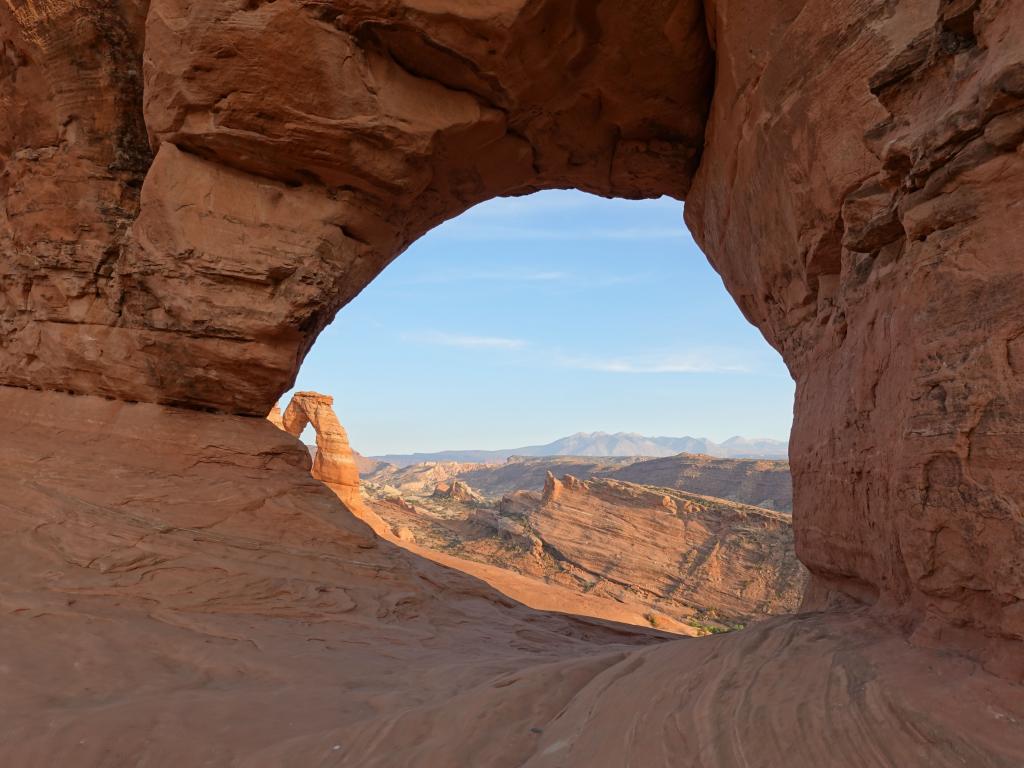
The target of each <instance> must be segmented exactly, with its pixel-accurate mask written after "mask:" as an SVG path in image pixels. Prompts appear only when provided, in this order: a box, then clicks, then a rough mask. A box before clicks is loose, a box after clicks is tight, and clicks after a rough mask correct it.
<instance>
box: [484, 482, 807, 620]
mask: <svg viewBox="0 0 1024 768" xmlns="http://www.w3.org/2000/svg"><path fill="white" fill-rule="evenodd" d="M531 496H532V494H514V495H513V496H511V497H509V498H508V499H507V500H506V503H503V504H502V508H503V510H504V509H507V510H508V511H512V510H513V509H516V508H518V509H519V511H520V512H521V513H522V514H523V515H524V516H525V518H526V519H527V520H528V523H529V528H530V530H531V531H532V532H533V533H535V535H536V536H538V537H539V538H540V539H541V541H543V542H544V545H545V547H546V548H548V549H549V550H550V551H552V552H554V553H556V557H558V558H560V559H564V560H566V561H568V562H570V563H572V564H573V565H574V566H576V567H578V568H580V569H581V570H582V571H583V572H584V573H587V574H589V575H590V576H591V577H592V578H593V579H595V582H594V583H595V584H597V583H599V582H601V581H604V580H608V581H610V582H618V583H619V584H621V585H624V586H626V587H627V588H635V589H637V590H639V591H642V592H644V593H646V594H648V595H649V596H650V599H651V601H652V603H655V604H659V605H663V604H674V603H678V604H679V605H681V606H686V607H687V608H696V609H697V610H698V611H700V612H702V613H704V612H707V613H708V614H710V615H711V616H712V617H720V618H722V619H724V620H726V621H727V622H733V623H736V622H739V623H743V622H747V621H749V620H751V619H754V618H758V617H763V616H764V615H765V614H772V613H786V612H793V611H795V610H796V608H797V607H798V605H799V603H800V597H801V595H802V592H803V587H804V583H805V577H806V573H805V571H804V569H803V566H801V565H800V563H799V562H798V561H797V559H796V557H795V555H794V554H793V543H792V528H791V523H790V519H789V516H788V515H783V514H781V513H778V512H772V511H769V510H763V509H757V508H754V507H749V506H745V505H741V504H730V503H729V502H727V501H724V500H722V499H714V498H709V497H708V498H704V497H699V496H694V495H690V494H682V493H678V492H673V491H669V490H667V489H665V490H659V489H652V488H648V487H646V486H638V485H634V484H631V483H624V482H621V481H618V480H610V479H594V480H588V481H582V480H579V479H577V478H575V477H573V476H572V475H566V476H564V477H563V478H561V479H558V478H555V477H554V476H553V475H549V476H548V482H547V484H546V485H545V487H544V492H543V494H542V497H541V499H540V500H539V503H537V502H536V501H534V500H533V499H531Z"/></svg>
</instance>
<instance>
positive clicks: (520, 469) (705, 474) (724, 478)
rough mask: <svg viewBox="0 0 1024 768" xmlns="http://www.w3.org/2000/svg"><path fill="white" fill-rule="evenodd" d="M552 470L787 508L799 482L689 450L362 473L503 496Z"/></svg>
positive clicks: (397, 485)
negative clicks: (451, 483) (452, 483)
mask: <svg viewBox="0 0 1024 768" xmlns="http://www.w3.org/2000/svg"><path fill="white" fill-rule="evenodd" d="M550 473H554V474H555V475H565V474H570V475H573V476H575V477H578V478H580V479H583V480H588V479H590V478H610V479H615V480H625V481H628V482H632V483H636V484H638V485H649V486H657V487H661V488H671V489H674V490H677V491H687V492H690V493H695V494H698V495H702V496H714V497H716V498H720V499H727V500H729V501H738V502H742V503H744V504H750V505H752V506H755V507H765V508H767V509H775V510H780V511H782V512H790V511H792V506H793V483H792V479H791V477H790V474H789V465H788V464H787V463H786V462H783V461H761V460H750V459H746V460H745V459H716V458H712V457H710V456H699V455H691V454H685V453H682V454H678V455H676V456H668V457H664V458H658V459H645V458H643V457H640V456H626V457H614V456H599V457H592V458H577V457H572V456H543V457H535V458H530V457H521V456H514V457H512V458H510V459H508V460H507V461H506V462H505V463H503V464H475V463H468V464H467V463H460V462H455V461H448V462H432V461H431V462H422V463H419V464H410V465H407V466H404V467H398V466H395V465H393V464H387V463H384V462H369V463H364V465H363V469H362V471H360V477H362V478H363V480H365V481H367V482H370V483H373V484H374V485H380V486H389V487H392V488H394V489H396V490H397V491H399V492H411V493H413V494H416V495H419V496H422V495H424V494H425V493H429V492H431V491H432V490H433V488H434V486H435V485H437V484H438V483H445V482H448V481H450V480H454V479H459V480H462V481H464V482H465V483H466V484H468V485H469V486H470V487H472V488H473V489H474V490H476V491H478V492H480V493H482V494H483V495H484V496H488V497H492V498H498V497H501V496H503V495H505V494H507V493H513V492H515V491H540V490H542V489H543V488H544V485H545V483H546V482H547V478H548V475H549V474H550Z"/></svg>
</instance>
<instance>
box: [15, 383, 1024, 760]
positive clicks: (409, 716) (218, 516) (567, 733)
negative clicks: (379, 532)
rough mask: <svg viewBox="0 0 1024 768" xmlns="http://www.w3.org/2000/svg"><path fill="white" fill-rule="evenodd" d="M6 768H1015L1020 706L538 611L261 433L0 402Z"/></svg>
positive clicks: (869, 669) (284, 440)
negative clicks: (373, 515)
mask: <svg viewBox="0 0 1024 768" xmlns="http://www.w3.org/2000/svg"><path fill="white" fill-rule="evenodd" d="M0 430H2V432H3V434H5V435H16V436H17V440H16V441H15V440H5V441H3V443H2V444H0V483H2V485H3V487H4V488H5V490H6V492H5V495H4V498H3V499H2V500H0V644H2V647H3V649H4V665H5V666H4V669H5V670H6V671H5V672H4V673H3V679H4V684H3V685H2V686H0V712H2V713H3V715H4V726H3V738H0V763H3V764H4V765H18V766H26V767H32V766H49V765H76V766H100V765H103V766H110V765H118V766H120V765H139V764H153V765H201V764H205V763H209V764H214V765H229V764H233V765H243V766H247V767H248V766H268V767H269V766H280V765H310V766H314V765H324V766H327V765H331V766H381V767H382V768H384V767H386V768H391V767H392V766H396V765H402V766H423V768H428V767H433V766H437V765H487V766H497V767H501V766H509V767H510V768H511V766H621V765H627V764H642V765H662V764H670V765H714V766H749V765H764V766H769V765H807V766H819V765H830V766H851V767H852V766H856V768H864V766H893V765H900V766H930V767H935V768H942V767H944V766H950V767H952V766H962V765H965V764H966V765H971V766H972V767H973V766H977V767H979V768H980V767H983V766H993V767H995V766H1000V767H1002V766H1016V765H1020V764H1021V762H1022V761H1024V734H1022V723H1024V698H1022V697H1021V695H1020V688H1019V686H1016V685H1014V684H1011V683H1009V682H1006V681H1005V680H1001V679H999V678H996V677H994V676H992V675H990V674H988V673H986V672H984V671H983V670H982V669H981V668H980V667H979V666H978V665H977V663H975V662H972V661H970V660H968V659H966V658H965V657H962V656H958V655H955V654H949V653H940V652H933V651H927V650H922V649H919V648H914V647H912V646H910V645H909V644H908V643H907V642H906V641H905V640H904V639H902V638H900V637H899V636H898V635H897V634H894V633H893V632H891V631H890V630H888V629H887V628H885V627H882V626H880V625H878V624H877V623H876V622H875V621H874V620H872V619H871V618H869V617H868V616H866V615H864V611H863V609H859V610H854V611H850V612H839V611H832V612H829V613H815V614H807V615H803V616H797V617H789V618H783V619H771V620H769V621H768V622H765V623H764V624H760V625H757V626H756V627H752V628H750V629H747V630H743V631H740V632H736V633H732V634H729V635H718V636H711V637H707V638H699V639H684V640H669V639H667V638H666V637H665V636H662V635H659V634H658V633H655V632H645V631H642V630H637V629H636V628H632V627H624V626H621V625H613V624H608V623H605V622H598V621H589V620H578V619H573V618H571V617H565V616H559V615H557V614H545V613H538V612H535V611H531V610H529V609H526V608H523V607H521V606H516V605H515V604H512V603H511V602H510V601H509V600H508V599H507V598H505V597H503V596H502V595H500V594H498V593H497V592H495V591H493V590H491V589H490V588H488V587H487V586H486V585H485V584H483V583H482V582H479V581H477V580H475V579H473V578H470V577H468V576H466V575H465V574H462V573H459V572H456V571H450V570H447V569H445V568H442V567H440V566H437V565H435V564H433V563H429V562H427V561H424V560H421V559H419V558H417V557H415V556H414V555H412V554H410V553H408V552H406V551H405V550H401V549H398V548H397V547H393V546H392V545H390V544H387V543H386V542H382V541H380V540H377V539H375V538H374V537H373V536H372V535H371V534H370V532H369V529H367V528H366V527H365V526H364V525H363V524H362V523H360V522H359V521H358V520H356V519H355V518H354V517H353V516H352V515H351V514H349V512H348V511H347V510H346V508H345V507H344V506H343V505H342V504H341V502H340V501H339V499H338V497H337V496H336V495H335V494H334V493H332V492H331V491H330V490H328V489H327V488H326V487H325V486H324V485H322V484H321V483H319V482H317V481H316V480H314V479H313V478H311V477H310V474H309V471H310V458H309V454H308V452H307V451H306V449H305V447H304V446H302V445H301V444H300V443H299V442H298V441H297V440H295V439H294V438H292V437H291V436H289V435H288V434H286V433H285V432H283V431H281V430H279V429H277V428H276V427H274V426H273V425H272V424H270V423H269V422H267V421H265V420H263V419H252V418H244V417H237V416H216V415H210V414H203V413H196V412H194V411H189V410H179V409H173V408H165V407H161V406H156V405H146V404H136V405H129V404H124V403H118V402H115V401H110V400H104V399H101V398H94V397H75V396H69V395H62V394H57V393H40V392H29V391H25V390H17V389H9V388H0Z"/></svg>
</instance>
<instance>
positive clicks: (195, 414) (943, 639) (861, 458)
mask: <svg viewBox="0 0 1024 768" xmlns="http://www.w3.org/2000/svg"><path fill="white" fill-rule="evenodd" d="M749 5H750V4H749V3H744V2H741V1H740V0H713V1H712V0H708V1H707V2H696V1H695V0H664V1H663V2H662V1H660V0H659V2H654V3H639V2H617V3H607V2H606V3H588V2H578V3H568V2H563V0H493V1H492V2H484V3H466V2H455V0H394V1H391V0H389V1H388V2H383V1H382V0H357V1H354V2H347V1H346V2H334V1H332V0H327V1H326V2H311V1H310V0H276V2H272V3H270V2H267V3H261V2H235V1H233V0H232V1H228V2H218V3H186V2H182V1H181V0H149V2H146V1H145V0H142V1H139V2H135V1H131V2H124V3H109V2H99V0H81V1H80V2H70V1H69V0H50V1H48V2H45V3H42V2H6V3H0V32H2V35H0V106H2V107H3V109H2V110H0V200H2V206H0V267H2V269H0V330H2V339H0V384H2V389H0V397H2V405H3V407H0V420H2V425H3V430H2V434H3V436H4V438H5V439H4V440H3V441H0V457H2V461H0V479H2V482H3V491H4V492H5V493H4V495H3V498H2V499H0V533H2V535H0V547H2V548H3V554H4V557H3V558H0V584H2V586H3V589H2V594H0V611H2V613H0V619H2V620H0V633H2V634H3V647H4V649H5V654H6V659H5V661H7V660H9V663H8V664H5V666H9V667H10V668H11V669H16V670H17V671H18V674H17V675H12V676H10V680H6V679H5V684H4V685H3V686H0V705H2V706H0V709H3V711H4V712H7V713H11V717H9V718H6V719H5V722H4V725H3V733H2V734H0V735H2V736H3V738H0V753H2V761H3V762H4V763H6V764H12V765H32V764H34V763H39V762H42V763H44V764H72V763H73V764H76V765H83V766H92V765H107V764H109V762H110V759H111V755H112V754H116V755H124V756H125V757H124V759H125V761H127V762H131V763H139V764H147V763H148V764H160V763H164V762H172V763H178V764H203V763H218V762H225V761H227V762H234V763H238V764H241V765H245V764H252V765H266V764H274V765H277V764H282V763H284V764H297V765H306V764H317V763H322V762H324V761H325V760H328V761H333V762H337V763H339V764H342V765H358V766H360V767H361V768H362V767H363V766H366V767H370V766H386V767H387V768H391V766H392V765H395V764H402V765H410V766H433V765H436V764H437V763H438V762H439V761H440V762H442V763H447V764H454V765H460V764H479V765H488V764H499V765H500V764H502V763H503V762H514V763H516V764H529V765H541V766H542V765H551V764H559V765H567V766H574V765H588V766H589V765H600V764H601V763H602V762H604V763H606V764H611V765H625V764H631V763H634V764H635V763H648V762H657V761H659V760H662V761H664V760H665V759H676V758H677V757H679V756H680V755H683V756H684V757H683V759H685V758H686V757H687V756H691V755H693V756H698V757H699V759H700V760H702V761H705V762H706V763H708V764H713V765H722V766H732V765H744V764H746V763H748V762H749V760H750V756H751V755H757V756H758V758H759V759H761V760H762V761H763V762H765V763H766V764H793V765H808V766H819V765H850V766H858V768H859V767H860V766H863V765H865V764H866V763H870V762H872V761H873V762H875V763H877V764H887V763H888V764H896V765H908V766H910V765H915V766H916V765H927V766H953V765H963V764H964V762H965V761H966V762H968V763H971V764H973V765H979V766H1005V765H1020V764H1021V763H1022V762H1024V744H1022V742H1024V739H1022V738H1021V732H1020V723H1021V722H1024V699H1022V696H1021V693H1020V685H1019V684H1020V681H1021V680H1022V679H1024V653H1021V647H1022V643H1024V619H1022V616H1024V610H1022V606H1024V564H1022V554H1021V553H1022V552H1024V518H1022V514H1021V510H1022V509H1024V484H1022V483H1021V480H1020V475H1021V459H1020V457H1021V456H1022V455H1024V377H1022V376H1021V372H1022V371H1024V342H1022V339H1024V299H1022V297H1024V278H1022V274H1021V267H1020V259H1019V258H1017V254H1018V252H1019V243H1021V242H1024V208H1022V207H1021V206H1020V205H1019V204H1018V202H1017V201H1019V200H1021V199H1024V189H1022V185H1024V154H1022V152H1021V146H1022V140H1024V128H1022V125H1024V119H1022V117H1021V115H1022V110H1024V85H1022V73H1024V51H1022V48H1021V45H1020V42H1019V41H1020V40H1022V39H1024V14H1022V13H1021V10H1020V3H1014V2H1000V1H999V0H964V1H963V2H960V1H957V2H951V1H949V0H937V1H930V0H929V1H928V2H926V1H925V0H899V1H898V2H890V1H888V0H864V1H863V2H857V3H842V2H836V0H793V1H792V2H789V1H787V2H775V3H765V4H760V5H759V7H758V12H757V13H751V12H750V8H749ZM548 188H578V189H583V190H587V191H591V192H595V193H599V194H602V195H607V196H612V197H614V196H622V197H629V198H645V197H657V196H659V195H670V196H673V197H676V198H679V199H684V198H685V199H686V201H687V207H686V220H687V224H688V226H689V228H690V229H691V231H692V232H693V233H694V237H695V238H696V240H697V241H698V242H699V243H700V245H701V246H702V248H703V249H704V251H705V253H706V254H707V257H708V258H709V260H710V261H711V262H712V263H713V264H714V266H715V269H716V270H717V271H718V272H719V273H720V274H721V275H722V278H723V280H724V282H725V284H726V286H727V288H728V290H729V293H730V294H731V295H732V296H733V297H734V298H735V300H736V302H737V304H738V305H739V307H740V309H741V311H742V312H743V314H744V316H745V317H747V318H748V319H749V320H750V321H751V322H752V323H754V324H755V325H756V326H757V327H758V328H759V329H760V330H761V332H762V333H763V334H764V336H765V338H766V339H767V340H768V341H769V343H770V344H771V345H772V347H773V348H775V349H776V350H778V351H779V352H780V353H781V354H782V355H783V357H784V358H785V360H786V363H787V366H788V367H789V369H790V370H791V372H792V374H793V376H794V378H795V379H796V381H797V396H796V408H795V422H794V429H793V433H792V450H791V458H792V469H793V476H794V483H795V486H794V487H795V502H794V503H795V514H794V521H795V538H796V547H797V551H798V554H799V556H800V559H801V560H802V562H804V563H805V564H806V565H807V567H808V569H809V571H810V572H811V584H810V586H809V588H808V590H807V594H806V599H805V601H804V605H803V608H804V613H803V615H801V616H800V617H798V618H796V619H784V620H783V619H779V620H771V621H768V622H766V623H763V624H761V625H759V626H758V627H756V628H753V629H752V630H751V631H749V632H747V633H741V634H738V635H733V636H731V637H727V638H704V639H700V640H696V641H694V640H681V641H678V642H671V643H662V644H656V645H654V647H649V646H650V645H651V638H650V636H649V635H648V634H645V633H643V632H628V633H623V632H621V631H613V630H610V629H609V628H608V627H607V626H604V625H599V624H595V623H592V622H591V623H587V622H580V621H576V620H570V619H567V618H565V617H559V616H554V615H550V614H543V613H538V612H534V611H528V610H525V609H523V608H522V607H519V606H515V605H509V604H508V603H507V601H503V600H502V598H500V596H497V595H496V594H495V593H494V592H493V590H488V589H482V588H480V586H479V584H476V583H473V582H471V581H467V580H466V579H465V578H464V577H460V576H459V575H458V574H455V573H454V572H451V571H448V570H444V569H440V568H437V567H435V566H433V565H431V564H429V563H426V562H424V561H423V560H422V559H417V558H411V557H408V556H407V554H406V553H404V552H402V551H401V550H398V549H396V548H390V547H384V546H379V545H378V543H377V541H376V540H375V539H373V537H371V536H368V535H367V532H366V529H365V526H363V525H361V524H359V523H358V521H356V520H354V518H352V516H351V515H346V514H344V513H343V509H342V507H341V505H340V504H339V503H338V500H337V498H336V497H335V496H333V495H332V494H330V493H329V492H327V491H326V489H325V488H324V486H323V485H322V484H320V483H318V482H315V481H313V480H312V479H311V478H310V477H309V474H308V469H309V459H308V455H305V454H303V449H302V448H301V447H300V446H298V445H297V444H296V441H295V440H294V438H292V437H290V436H288V435H286V434H284V433H283V432H281V431H280V430H277V429H275V428H274V427H272V426H271V425H269V424H268V423H267V422H266V421H265V419H264V418H263V417H264V416H265V414H266V413H267V412H268V411H269V409H270V408H271V406H272V404H273V402H274V401H275V400H276V399H277V398H278V397H279V396H280V394H281V393H282V392H283V391H285V390H286V389H287V388H288V387H289V386H290V385H291V382H292V381H293V378H294V375H295V373H296V371H297V369H298V366H299V364H300V362H301V360H302V359H303V357H304V355H305V354H306V352H307V351H308V350H309V348H310V346H311V344H312V342H313V340H314V339H315V338H316V336H317V334H318V333H319V332H320V331H321V330H322V329H323V328H324V327H325V326H326V325H327V324H328V323H329V322H330V320H331V318H332V317H333V316H334V314H335V312H336V311H337V310H338V309H339V308H340V307H342V306H344V305H345V304H346V303H347V302H349V301H350V300H351V299H352V298H353V297H354V296H356V295H357V294H358V293H359V291H360V290H361V289H362V288H363V287H365V286H366V285H367V284H368V283H369V281H370V280H371V279H372V278H373V277H374V276H375V275H377V274H378V273H379V272H380V271H381V270H382V269H383V268H384V267H385V266H386V265H387V264H388V263H389V262H390V261H391V260H392V259H393V258H394V257H395V256H396V255H397V254H399V253H401V252H402V251H403V250H404V249H405V248H406V247H407V246H409V244H410V243H413V242H414V241H416V240H417V238H419V237H420V236H421V235H422V234H423V233H425V232H427V231H429V230H430V229H431V228H432V227H434V226H436V225H437V224H438V223H440V222H441V221H443V220H445V219H447V218H449V217H451V216H453V215H456V214H458V213H459V212H461V211H464V210H466V209H468V208H470V207H471V206H473V205H474V204H476V203H479V202H480V201H483V200H487V199H490V198H493V197H495V196H500V195H516V194H523V193H526V192H530V191H534V190H537V189H548ZM610 645H614V646H616V650H615V652H614V653H610V652H609V646H610ZM425 661H427V662H428V663H424V662H425ZM396 665H398V666H399V667H400V668H401V669H402V674H395V669H396ZM837 680H844V681H846V683H847V684H846V685H837V684H836V681H837ZM236 704H241V705H242V706H244V708H245V714H246V716H245V717H239V716H238V712H239V706H236ZM624 711H627V712H629V713H630V715H631V719H630V720H629V726H630V727H629V730H628V731H626V730H624V719H623V716H622V715H623V712H624ZM766 712H768V713H771V717H765V713H766ZM296 714H300V715H301V716H299V717H296ZM468 722H472V723H473V724H474V725H476V726H477V727H476V728H465V727H461V726H463V724H465V723H468ZM381 745H386V748H385V749H384V750H382V747H381ZM666 755H667V756H668V757H667V758H666Z"/></svg>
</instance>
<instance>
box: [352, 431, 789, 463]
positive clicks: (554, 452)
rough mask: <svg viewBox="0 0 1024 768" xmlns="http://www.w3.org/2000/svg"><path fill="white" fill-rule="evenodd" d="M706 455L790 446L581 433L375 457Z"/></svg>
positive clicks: (497, 459) (768, 455)
mask: <svg viewBox="0 0 1024 768" xmlns="http://www.w3.org/2000/svg"><path fill="white" fill-rule="evenodd" d="M677 453H703V454H706V455H708V456H716V457H718V458H725V459H783V460H785V459H788V458H789V444H788V443H786V442H785V441H782V440H770V439H768V438H747V437H738V436H737V437H730V438H729V439H728V440H726V441H724V442H721V443H716V442H714V441H712V440H708V439H707V438H706V437H645V436H644V435H638V434H636V433H635V432H616V433H615V434H613V435H612V434H608V433H607V432H577V433H576V434H575V435H569V436H568V437H563V438H561V439H560V440H555V441H554V442H553V443H548V444H547V445H527V446H524V447H522V448H509V449H507V450H500V451H438V452H436V453H407V454H389V455H387V456H373V457H372V458H373V459H376V460H378V461H386V462H388V463H390V464H395V465H396V466H399V467H407V466H409V465H410V464H419V463H420V462H424V461H458V462H479V463H484V464H500V463H502V462H504V461H506V460H508V459H509V458H510V457H512V456H646V457H659V456H674V455H675V454H677Z"/></svg>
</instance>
